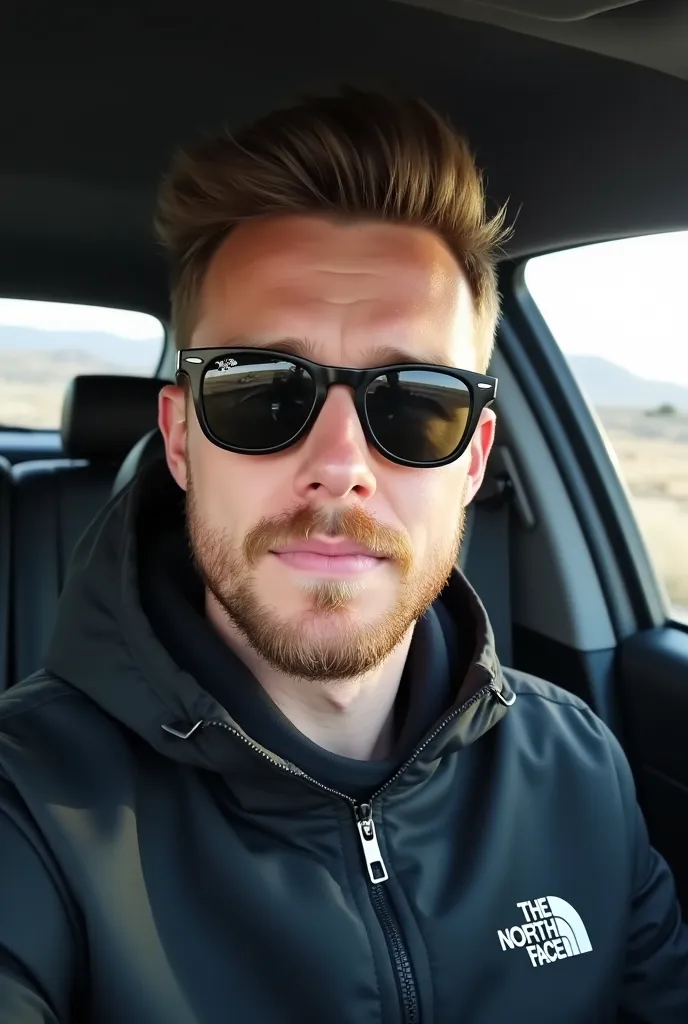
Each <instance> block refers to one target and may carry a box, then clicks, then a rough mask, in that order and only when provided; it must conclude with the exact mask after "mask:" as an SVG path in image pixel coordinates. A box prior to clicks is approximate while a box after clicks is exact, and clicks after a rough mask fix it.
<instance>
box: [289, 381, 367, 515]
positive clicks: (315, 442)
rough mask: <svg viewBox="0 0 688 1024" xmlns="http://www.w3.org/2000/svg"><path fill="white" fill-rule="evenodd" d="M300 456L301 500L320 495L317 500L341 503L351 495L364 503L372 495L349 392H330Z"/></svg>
mask: <svg viewBox="0 0 688 1024" xmlns="http://www.w3.org/2000/svg"><path fill="white" fill-rule="evenodd" d="M299 455H300V460H301V464H300V466H299V469H298V472H297V475H296V480H295V487H296V490H297V492H298V494H299V495H300V496H301V497H303V498H312V497H313V495H314V492H315V491H321V492H322V494H321V495H320V497H325V496H327V497H328V498H332V499H336V500H341V499H342V498H345V497H347V496H348V495H350V494H354V495H355V496H356V497H357V498H359V499H362V500H364V499H366V498H370V497H371V496H372V495H373V494H374V493H375V488H376V482H375V476H374V474H373V471H372V469H371V466H370V451H369V449H368V442H367V441H366V437H365V434H364V432H363V428H362V426H361V422H360V420H359V418H358V413H357V412H356V407H355V405H354V399H353V394H352V392H351V390H350V389H349V388H347V387H344V386H343V385H335V386H334V387H331V388H330V390H329V394H328V396H327V399H326V400H325V404H324V406H323V407H322V409H321V410H320V415H319V416H318V418H317V420H316V421H315V423H314V424H313V427H312V428H311V430H310V432H309V433H308V435H307V437H306V438H305V440H304V443H303V445H302V446H301V451H300V453H299Z"/></svg>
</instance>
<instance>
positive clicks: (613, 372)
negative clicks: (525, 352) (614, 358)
mask: <svg viewBox="0 0 688 1024" xmlns="http://www.w3.org/2000/svg"><path fill="white" fill-rule="evenodd" d="M569 364H570V366H571V369H572V370H573V373H574V376H575V377H576V380H577V381H578V383H579V384H580V386H581V388H582V389H583V391H584V392H585V394H586V397H587V398H588V400H589V402H590V404H591V405H593V406H596V407H605V406H606V407H614V406H619V407H623V408H626V409H656V408H657V407H658V406H660V405H663V404H665V403H668V404H669V405H674V406H676V408H677V409H681V410H687V411H688V387H682V386H681V385H680V384H672V383H671V382H670V381H666V382H663V381H656V380H645V379H644V378H643V377H638V376H636V375H635V374H633V373H630V372H629V371H628V370H625V369H624V368H623V367H621V366H617V365H616V364H615V363H610V362H608V360H606V359H600V358H599V357H598V356H570V357H569ZM667 372H670V371H667Z"/></svg>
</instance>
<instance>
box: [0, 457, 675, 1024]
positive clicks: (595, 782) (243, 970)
mask: <svg viewBox="0 0 688 1024" xmlns="http://www.w3.org/2000/svg"><path fill="white" fill-rule="evenodd" d="M165 473H166V471H165ZM178 505H179V493H178V492H177V491H176V490H175V487H174V485H173V484H172V482H171V481H170V479H169V476H168V475H167V476H165V475H164V474H163V475H160V473H158V474H157V475H156V473H154V472H148V473H144V474H143V475H142V477H141V478H140V479H139V480H138V481H137V482H136V483H135V484H134V486H133V487H131V488H129V490H127V491H124V492H123V493H122V494H121V495H120V496H119V497H118V498H117V499H116V500H115V501H114V502H113V503H112V505H111V506H110V507H109V508H107V509H105V510H104V511H103V512H102V513H101V514H100V515H99V516H98V518H97V519H96V521H95V522H94V523H93V525H92V527H91V528H90V529H89V531H88V533H87V534H86V536H85V537H84V539H83V541H82V542H81V544H80V545H79V548H78V550H77V553H76V555H75V558H74V562H73V565H72V567H71V570H70V573H69V576H68V579H67V583H66V586H65V589H64V592H63V594H62V597H61V600H60V605H59V609H58V622H57V629H56V632H55V636H54V638H53V642H52V645H51V648H50V652H49V655H48V658H47V663H46V671H45V672H42V673H39V674H38V675H36V676H34V677H33V678H31V679H29V680H26V681H25V682H23V683H20V684H19V685H17V686H15V687H13V688H12V689H11V690H9V691H8V692H7V693H5V694H3V695H2V697H0V1024H5V1022H7V1024H56V1022H59V1024H96V1022H97V1024H124V1022H126V1024H130V1022H131V1024H227V1021H237V1022H241V1024H311V1022H312V1024H323V1022H327V1024H400V1022H403V1024H410V1022H414V1024H457V1022H458V1021H462V1022H463V1021H466V1022H470V1024H495V1022H501V1021H509V1022H510V1024H555V1022H556V1024H612V1022H616V1020H617V1012H618V1011H619V1010H620V1009H623V1010H625V1011H630V1012H631V1013H632V1014H633V1015H634V1016H633V1019H634V1020H635V1021H643V1022H645V1024H685V1022H686V1021H688V940H687V939H686V934H685V930H684V928H683V926H682V924H681V918H680V911H679V908H678V905H677V903H676V898H675V891H674V887H673V882H672V879H671V875H670V873H669V871H668V869H667V866H666V864H665V863H664V861H663V860H662V859H661V857H659V856H658V854H657V853H656V852H655V851H654V850H653V849H652V848H651V847H650V845H649V842H648V839H647V832H646V829H645V825H644V822H643V819H642V816H641V815H640V812H639V810H638V807H637V803H636V800H635V794H634V789H633V780H632V777H631V773H630V771H629V768H628V764H627V762H626V759H625V757H624V755H623V752H622V751H621V748H620V747H619V745H618V743H617V742H616V740H615V739H614V737H613V736H612V735H611V733H610V732H609V730H608V729H607V728H606V727H605V726H604V725H603V723H602V722H601V721H600V720H599V719H598V718H597V717H596V716H595V715H594V714H593V713H592V712H591V710H590V709H589V708H588V707H587V706H586V705H585V704H584V703H583V702H582V701H580V700H578V699H576V698H575V697H573V696H571V694H568V693H566V692H564V691H563V690H560V689H557V688H556V687H554V686H551V685H549V684H547V683H544V682H542V681H540V680H536V679H533V678H532V677H528V676H524V675H520V674H518V673H515V672H512V671H508V672H506V671H502V669H501V668H500V666H499V664H498V662H497V659H496V656H495V652H494V645H493V642H492V636H491V631H490V628H489V623H488V622H487V620H486V618H485V613H484V610H483V609H482V606H481V604H480V602H479V601H478V600H477V598H476V597H475V595H474V593H473V592H472V590H471V588H470V587H469V586H468V584H467V583H466V581H465V580H464V579H463V578H462V577H461V575H460V574H459V573H454V574H453V575H452V578H451V580H450V581H449V584H448V586H447V588H446V590H445V591H444V593H443V594H442V597H441V600H440V602H438V604H437V606H436V608H435V609H434V611H433V613H431V614H430V615H428V616H427V617H426V619H425V620H424V621H423V622H422V623H421V624H419V629H418V632H417V634H416V637H415V638H414V642H413V645H412V653H411V655H410V657H409V662H408V666H407V671H406V672H405V673H404V678H403V680H402V686H401V697H402V701H401V702H400V704H399V709H400V714H399V720H400V724H401V728H400V734H399V739H398V743H397V747H396V748H395V750H394V751H393V756H392V758H390V761H389V763H384V764H383V763H382V762H379V763H377V764H372V765H371V764H361V763H354V764H351V763H348V762H346V759H340V758H333V757H332V756H331V755H328V754H327V753H325V752H324V751H322V750H320V749H319V748H317V747H315V746H314V745H312V744H308V742H307V741H305V739H304V737H302V736H300V735H299V734H298V733H296V732H295V730H293V729H292V728H291V727H290V726H289V723H287V722H285V721H284V719H283V718H282V717H281V716H280V715H279V713H278V712H277V710H276V708H275V707H274V706H273V705H271V703H270V702H268V701H267V700H266V699H265V697H264V695H263V693H262V691H261V689H260V688H259V687H258V686H257V684H256V683H255V680H252V678H251V677H250V675H249V674H248V673H246V672H245V671H244V670H243V668H242V666H241V665H240V664H238V663H237V662H236V661H235V660H234V659H233V658H232V657H231V656H230V655H229V653H228V651H227V649H226V648H225V647H224V646H223V645H221V642H220V641H219V638H218V637H217V636H215V635H214V634H213V632H212V631H209V629H208V626H207V623H205V621H204V619H203V616H202V613H201V608H200V605H199V603H198V589H197V584H196V583H194V582H193V579H191V583H190V589H189V593H188V595H187V594H186V591H185V587H184V586H183V585H181V577H180V578H179V579H178V578H177V575H176V573H177V570H176V569H175V561H174V558H175V557H176V556H174V554H172V555H171V557H168V556H169V555H170V553H169V552H168V553H166V550H165V545H166V543H167V542H166V541H162V542H161V545H160V547H158V546H156V544H154V538H155V536H156V534H158V533H160V532H163V533H165V532H167V531H168V530H170V529H171V530H172V533H174V530H175V529H176V530H178V529H179V526H180V516H179V511H178ZM175 508H176V511H175ZM175 522H176V524H177V526H176V527H175V526H174V523H175ZM171 543H172V547H173V548H174V547H175V543H176V542H174V541H171ZM177 552H179V549H178V548H177ZM182 557H185V556H182ZM485 557H489V552H485ZM156 565H157V567H158V568H155V566H156ZM148 571H152V572H153V577H152V578H151V581H150V582H151V583H152V586H150V587H149V586H148V585H147V584H146V582H145V581H146V579H147V572H148ZM164 573H168V578H169V580H170V587H171V589H170V599H168V598H166V597H165V596H161V597H160V598H159V599H158V600H156V597H155V592H156V587H157V582H156V581H157V579H158V575H159V574H161V575H162V576H164ZM170 574H171V575H170ZM141 580H143V581H144V586H143V593H142V589H141V587H140V581H141ZM194 589H195V592H196V596H195V597H194V596H193V593H194ZM151 592H152V596H151ZM175 602H177V603H178V609H177V611H178V612H179V614H180V616H181V618H179V619H178V620H177V621H178V626H179V629H176V628H175V627H174V621H175V620H174V616H175V615H176V614H177V612H175V611H174V610H173V608H172V605H173V604H175ZM153 606H155V607H156V610H154V607H153ZM194 607H195V611H194ZM443 610H444V612H446V616H445V617H446V618H448V621H449V622H450V623H451V626H452V628H450V629H449V630H448V631H447V635H448V637H449V641H450V643H451V638H452V636H453V637H455V638H456V642H457V648H456V653H455V658H456V660H453V659H454V655H452V654H449V655H447V652H446V650H445V649H444V642H443V641H441V639H440V634H442V635H444V634H443V631H442V628H441V626H442V618H441V616H442V615H443ZM438 622H439V629H438ZM464 635H465V636H466V637H468V636H469V635H470V636H471V638H472V640H471V641H470V642H469V641H468V639H466V640H465V641H464V640H463V639H462V638H463V637H464ZM190 638H191V639H190ZM218 643H220V646H219V647H218V646H217V644H218ZM462 653H463V654H464V655H465V656H466V658H467V659H468V663H467V664H466V665H465V666H463V665H462V664H461V659H462ZM426 657H427V658H428V659H437V660H435V661H429V662H428V663H426V662H425V660H424V659H425V658H426ZM201 661H203V665H202V664H201ZM405 694H406V695H408V697H407V701H406V711H405V713H404V703H403V697H404V695H405ZM433 703H434V707H433ZM432 715H436V716H437V717H436V719H435V721H434V722H430V717H431V716H432ZM421 732H422V733H423V735H422V736H421V735H420V734H421ZM270 744H274V749H273V748H272V747H271V746H270ZM292 755H294V760H292ZM400 761H401V762H402V763H401V765H400V764H399V763H400ZM342 762H345V763H342ZM306 765H307V767H308V771H306V768H305V767H304V766H306ZM394 768H397V770H395V771H393V774H391V775H389V774H387V773H389V772H390V771H392V770H393V769H394ZM368 770H370V771H371V772H377V773H378V774H377V775H375V776H373V775H371V776H370V778H368V779H364V778H363V777H362V775H360V774H358V773H359V771H360V772H366V771H368ZM330 773H335V774H334V775H333V774H330ZM384 775H386V776H387V777H386V778H383V776H384ZM326 779H329V780H330V781H332V780H333V779H338V780H341V781H343V782H345V783H346V784H347V786H348V787H349V789H350V794H352V795H349V794H348V793H347V791H346V789H342V790H338V789H337V790H336V791H334V792H333V790H334V789H335V788H336V787H333V786H328V784H327V782H326V781H325V780H326ZM366 785H367V786H368V787H369V790H370V791H369V792H367V793H365V803H366V804H370V817H368V810H367V808H364V807H363V806H361V804H362V803H363V799H362V797H361V795H360V794H363V793H364V792H365V787H366ZM373 832H374V840H373V838H371V837H372V836H373ZM371 843H372V844H373V846H371ZM375 844H377V845H375ZM373 847H374V849H373ZM371 859H372V861H374V862H375V863H376V864H382V865H383V866H384V868H385V872H386V876H387V877H386V878H384V872H383V874H382V875H379V874H378V875H375V876H374V877H375V879H376V880H375V881H374V880H373V878H372V877H371V870H369V867H368V864H369V863H370V862H371ZM380 878H384V880H379V879H380Z"/></svg>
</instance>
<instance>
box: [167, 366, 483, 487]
mask: <svg viewBox="0 0 688 1024" xmlns="http://www.w3.org/2000/svg"><path fill="white" fill-rule="evenodd" d="M183 377H187V378H188V380H189V382H190V385H191V393H192V396H193V401H194V406H195V409H196V415H197V416H198V420H199V423H200V424H201V428H202V430H203V433H204V434H205V435H206V437H207V438H208V440H210V441H212V442H213V444H215V445H217V446H218V447H219V448H224V449H226V450H227V451H230V452H237V453H239V454H240V455H269V454H272V453H273V452H279V451H281V450H282V449H283V448H288V447H289V445H292V444H295V443H296V441H298V440H299V438H301V437H302V436H303V435H304V434H305V433H306V431H307V430H309V429H310V427H312V426H313V424H314V423H315V421H316V419H317V417H318V414H319V413H320V410H321V409H322V407H323V405H324V404H325V399H326V398H327V391H328V388H330V387H331V386H332V385H333V384H344V385H345V386H346V387H350V388H352V389H353V392H354V404H355V406H356V411H357V413H358V416H359V419H360V421H361V425H362V427H363V430H364V432H365V435H366V438H367V439H368V441H369V442H370V443H371V444H373V445H374V446H375V448H377V450H378V451H379V452H381V454H382V455H384V456H385V458H387V459H391V461H392V462H397V463H399V464H400V465H402V466H416V467H426V466H427V467H430V466H445V465H446V464H447V463H449V462H453V461H454V459H458V458H459V456H460V455H461V454H462V453H463V452H464V451H465V450H466V448H467V446H468V444H469V442H470V440H471V437H472V436H473V433H474V432H475V429H476V427H477V426H478V422H479V420H480V414H481V412H482V411H483V409H485V408H486V407H487V406H488V405H490V403H491V402H493V401H494V398H495V395H496V393H497V378H496V377H487V376H485V375H484V374H482V373H472V372H471V371H470V370H454V369H451V368H447V367H444V366H437V365H435V364H432V363H395V364H394V365H392V366H374V367H366V368H365V369H362V370H358V369H353V368H350V367H341V366H323V365H321V364H320V363H314V362H312V361H311V360H310V359H302V358H301V357H300V356H292V355H286V354H285V353H283V352H277V351H273V350H270V349H263V348H187V349H182V350H181V351H180V352H179V353H178V354H177V383H179V384H181V383H182V379H183Z"/></svg>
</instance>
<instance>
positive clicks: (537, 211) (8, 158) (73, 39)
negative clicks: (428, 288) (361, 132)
mask: <svg viewBox="0 0 688 1024" xmlns="http://www.w3.org/2000/svg"><path fill="white" fill-rule="evenodd" d="M617 2H618V0H617ZM609 5H610V4H609V2H608V3H607V4H604V3H602V0H600V2H598V3H595V2H594V0H588V2H586V0H562V5H561V7H559V5H558V4H555V3H552V4H549V3H548V4H545V3H544V0H502V3H501V4H500V5H496V4H495V5H493V4H491V3H488V0H480V2H478V0H474V2H471V3H468V2H466V0H412V2H408V0H404V2H397V0H347V2H344V0H328V2H327V3H322V2H321V0H292V2H290V3H288V4H287V3H280V4H278V3H274V2H267V0H256V2H254V3H252V4H243V5H241V6H239V5H230V4H225V5H223V6H219V5H215V4H211V3H210V0H197V2H195V3H193V4H190V3H184V4H182V3H175V2H170V3H167V4H166V5H165V6H164V8H163V7H161V6H157V5H153V4H151V3H150V2H149V0H140V2H138V3H136V4H134V3H133V0H129V4H127V3H119V4H118V5H117V6H116V7H105V6H103V7H96V6H95V5H92V6H86V5H83V6H81V7H71V6H69V5H67V6H65V5H55V6H54V7H49V8H48V7H46V9H45V11H44V12H43V13H41V14H40V15H39V14H38V13H37V11H36V8H35V7H32V6H31V5H21V6H20V5H19V4H16V5H14V6H13V5H11V4H10V5H5V6H4V7H3V12H2V15H1V18H2V22H1V25H2V31H1V32H0V87H1V88H2V96H3V102H2V104H0V132H1V135H0V138H1V139H2V146H1V148H0V153H1V157H0V241H2V245H0V293H4V294H5V295H24V296H35V297H43V298H61V299H73V300H75V301H91V302H109V303H113V304H115V305H125V306H132V305H133V306H137V307H139V308H141V309H148V310H150V311H151V312H155V313H158V314H160V315H164V314H165V313H166V309H167V300H166V285H165V273H164V264H163V261H162V259H161V257H160V254H159V252H158V251H157V249H156V246H155V244H154V242H153V240H152V236H151V229H150V223H151V215H152V208H153V203H154V197H155V189H156V185H157V182H158V180H159V178H160V175H161V174H162V173H163V171H164V169H165V167H166V165H167V162H168V160H169V157H170V154H171V153H172V151H173V150H174V148H175V147H176V146H177V145H179V144H180V143H183V142H185V141H188V140H190V139H193V138H194V137H196V136H197V135H198V134H199V133H200V132H207V131H212V130H216V129H218V128H222V127H223V126H228V127H230V128H235V127H237V126H238V125H240V124H241V123H242V122H244V121H246V120H247V119H250V118H252V117H254V116H255V115H258V114H260V113H262V112H264V111H266V110H268V109H270V108H272V107H273V106H275V105H279V104H282V103H285V102H288V101H289V100H290V99H293V98H294V97H297V96H299V95H301V94H303V93H304V92H308V91H320V90H322V89H332V88H336V87H337V86H338V85H340V84H342V83H354V84H357V85H360V86H363V87H374V88H384V89H387V90H392V91H394V92H401V93H413V94H418V95H422V96H424V97H425V98H427V99H428V100H429V101H430V102H432V103H434V104H435V105H437V106H438V107H439V108H440V109H442V110H443V111H445V112H447V113H449V114H450V115H451V117H452V118H453V120H454V122H455V123H456V124H457V125H458V126H459V127H461V128H463V129H464V130H465V131H466V132H467V133H468V135H469V137H470V139H471V141H472V144H473V147H474V149H475V150H476V153H477V156H478V160H479V162H480V164H481V166H483V168H484V169H485V173H486V179H487V185H488V193H489V196H490V200H491V203H492V204H493V205H494V206H496V205H497V204H501V203H502V202H504V201H506V200H508V202H509V211H510V216H511V219H512V220H513V221H515V234H514V239H513V242H512V243H511V245H510V249H509V253H510V254H511V255H514V256H517V255H521V254H524V253H531V252H538V251H544V250H548V249H552V248H557V247H561V246H565V245H570V244H576V243H578V242H582V241H589V240H594V239H601V238H608V237H615V236H618V235H624V234H631V233H638V232H646V231H655V230H667V229H671V228H676V227H688V196H687V192H686V181H688V133H686V131H685V125H686V123H687V121H688V118H687V115H688V80H686V78H687V77H688V66H683V67H681V60H683V64H684V65H686V64H688V58H687V57H686V53H683V56H682V57H681V55H678V57H677V59H675V58H674V56H672V54H674V53H675V51H676V49H677V47H676V46H675V38H674V37H675V35H677V36H680V37H681V38H683V39H685V38H686V34H685V32H688V26H686V29H685V31H684V32H678V30H677V28H676V27H675V26H676V25H677V24H678V21H676V20H675V21H671V20H670V18H669V15H671V16H672V17H674V18H679V20H680V11H679V7H680V6H684V4H683V0H680V4H679V3H668V2H665V0H659V2H657V3H655V2H654V0H652V2H650V0H636V2H635V3H631V4H628V5H627V6H625V7H624V8H623V9H621V10H616V11H607V12H605V13H602V14H595V15H593V16H591V17H583V18H582V19H581V15H585V14H586V13H587V14H589V13H590V12H591V11H597V10H599V9H600V8H601V7H608V6H609ZM498 6H499V8H500V9H497V7H498ZM516 6H520V8H521V10H527V11H531V12H535V13H536V14H538V12H539V14H540V15H541V14H542V11H545V13H546V12H547V10H548V9H549V10H550V12H551V10H552V9H554V8H558V9H559V14H560V15H562V14H563V15H565V16H566V17H567V18H571V17H572V16H573V17H576V18H578V19H579V20H566V21H562V20H557V21H553V20H551V18H550V19H548V18H543V17H541V16H538V17H530V16H526V15H524V14H522V13H521V14H519V13H514V10H513V9H514V8H515V7H516ZM430 8H441V9H439V10H438V9H430ZM501 8H511V10H503V9H501ZM650 9H654V10H655V12H656V11H657V9H660V10H664V11H665V13H666V21H665V22H662V25H664V29H662V31H661V32H660V31H655V29H656V28H657V26H656V24H655V22H653V20H652V17H651V16H648V13H647V12H648V11H649V10H650ZM677 12H678V13H677ZM686 16H688V5H686V11H685V12H684V16H683V17H684V21H685V20H686ZM481 19H482V20H481ZM615 19H620V20H623V19H625V20H626V21H627V22H628V23H629V24H630V23H631V22H633V25H634V28H633V31H632V32H631V30H630V29H629V31H628V32H627V33H626V35H625V37H624V38H625V40H626V43H625V47H621V44H618V45H617V44H614V45H615V49H614V55H613V56H611V55H610V53H611V51H612V39H611V37H612V36H613V35H614V31H611V32H610V30H609V26H610V25H612V24H614V23H615ZM643 19H646V20H645V21H644V22H643ZM487 22H489V23H487ZM517 23H518V24H517ZM642 24H644V26H645V28H644V29H642V28H641V29H640V31H638V25H642ZM586 33H587V36H586ZM660 36H661V37H662V38H661V40H660V39H659V37H660ZM617 43H618V40H617ZM621 49H623V52H620V50H621ZM684 49H685V47H684ZM592 50H597V51H598V52H590V51H592ZM653 54H654V55H655V56H654V58H653ZM662 54H664V57H663V58H662V60H660V59H659V58H660V57H661V56H662ZM619 57H623V58H624V59H623V60H621V59H618V58H619ZM655 58H656V59H655ZM634 61H635V63H634ZM651 63H654V64H661V65H662V67H663V70H657V69H656V68H655V67H649V66H647V65H648V64H651ZM641 65H642V66H641ZM665 65H666V66H665ZM668 72H671V73H668ZM679 73H682V74H683V75H684V76H686V77H681V76H680V74H679Z"/></svg>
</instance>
